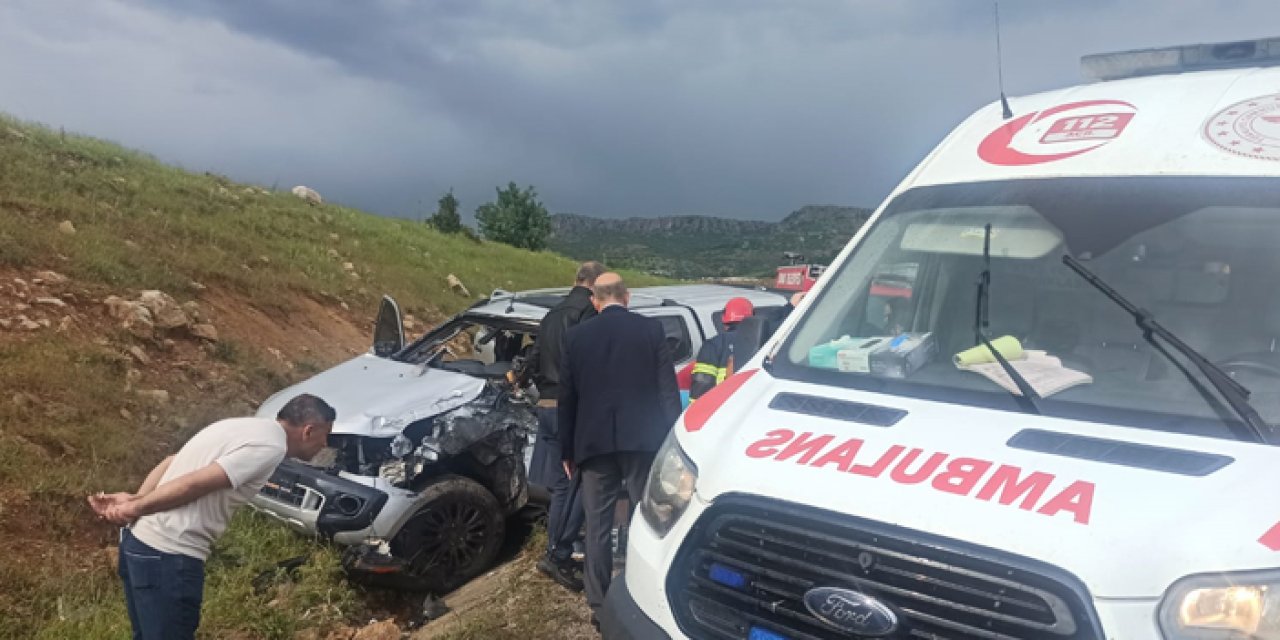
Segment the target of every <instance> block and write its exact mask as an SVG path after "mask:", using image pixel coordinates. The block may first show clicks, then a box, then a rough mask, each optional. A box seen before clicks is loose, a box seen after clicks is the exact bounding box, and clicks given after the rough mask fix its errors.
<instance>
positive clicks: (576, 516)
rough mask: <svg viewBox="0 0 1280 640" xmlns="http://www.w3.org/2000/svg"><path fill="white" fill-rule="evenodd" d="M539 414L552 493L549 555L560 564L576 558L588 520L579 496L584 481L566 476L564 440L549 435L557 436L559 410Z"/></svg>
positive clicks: (541, 443) (541, 410)
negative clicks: (575, 544) (576, 543)
mask: <svg viewBox="0 0 1280 640" xmlns="http://www.w3.org/2000/svg"><path fill="white" fill-rule="evenodd" d="M536 413H537V414H538V421H539V422H540V423H541V424H540V425H539V427H540V428H539V433H540V434H541V435H539V436H538V446H539V447H541V448H543V452H542V454H543V458H544V460H546V462H545V466H546V469H544V470H543V471H544V481H545V482H546V483H547V489H548V490H549V491H550V492H551V504H550V505H548V506H547V556H549V557H550V558H551V559H552V560H555V561H557V562H566V561H568V560H569V559H570V557H571V556H572V555H573V542H574V541H575V540H577V539H578V532H579V531H581V530H582V522H583V519H584V518H585V515H584V513H583V510H582V500H581V499H580V497H579V495H578V494H579V492H578V488H579V486H580V482H579V481H578V479H577V478H574V479H572V480H570V479H569V476H566V475H565V473H564V466H563V465H562V464H561V463H560V441H559V440H557V439H556V437H555V436H552V435H548V434H554V433H556V429H555V423H556V410H555V409H554V408H549V407H538V408H537V409H536Z"/></svg>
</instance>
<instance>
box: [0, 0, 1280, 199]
mask: <svg viewBox="0 0 1280 640" xmlns="http://www.w3.org/2000/svg"><path fill="white" fill-rule="evenodd" d="M15 1H16V5H11V6H9V7H8V9H7V11H8V15H5V12H6V9H5V8H0V81H5V80H14V79H15V75H16V76H21V74H22V71H21V70H17V71H14V70H13V69H12V68H9V72H8V73H6V68H7V67H6V66H5V63H4V59H5V58H6V57H8V56H11V55H22V54H24V53H26V54H32V53H33V52H34V53H35V54H37V55H39V54H42V53H49V54H50V55H49V56H48V58H47V59H44V60H41V62H40V66H42V67H43V69H42V71H44V72H46V73H48V74H53V75H55V76H65V78H66V80H67V83H66V84H64V85H62V86H61V87H60V88H57V89H54V90H50V89H49V88H48V86H47V84H48V83H41V82H38V81H32V80H30V79H29V78H22V77H17V78H16V80H18V81H19V82H17V83H16V84H17V85H18V87H19V88H20V89H22V90H24V91H31V92H32V93H27V94H25V95H27V96H28V97H26V98H24V100H21V101H19V104H18V105H17V106H11V105H10V104H7V103H5V104H0V109H20V110H21V111H22V112H21V113H20V114H19V115H24V116H27V117H40V118H41V119H44V118H45V117H54V116H57V117H58V123H59V124H63V123H66V124H68V125H73V124H77V123H83V124H84V125H85V127H84V128H85V129H86V130H87V131H89V132H90V133H97V134H102V135H106V136H108V137H112V138H116V139H119V140H121V141H123V142H126V143H127V144H130V145H134V146H139V147H143V148H147V149H157V153H159V154H160V155H161V156H162V157H164V158H166V159H173V160H177V161H180V162H183V163H185V164H189V165H193V166H194V167H197V168H202V169H203V168H207V167H208V168H219V169H221V170H224V171H225V172H227V173H231V174H232V175H235V176H237V177H244V178H250V179H254V180H257V181H260V182H267V183H268V184H269V183H270V182H272V181H273V180H277V179H279V180H282V181H285V182H286V183H291V182H306V183H307V184H311V185H313V186H315V187H317V188H318V189H319V190H320V191H321V192H322V193H326V195H331V196H336V197H337V198H339V199H341V200H343V201H346V202H349V203H352V204H357V205H360V206H365V207H368V208H372V209H374V210H378V211H382V212H387V213H398V214H406V213H412V212H414V211H418V210H421V209H423V208H428V207H430V206H431V204H432V203H433V201H434V200H435V198H436V197H438V196H439V194H440V193H442V192H443V191H444V190H445V189H448V188H449V187H453V188H455V190H456V192H457V193H458V194H459V196H460V197H461V198H462V200H463V202H464V207H465V208H466V209H467V210H472V209H474V207H475V206H476V205H478V204H480V202H482V201H483V200H486V199H489V198H491V197H492V189H493V186H494V185H497V184H505V182H506V181H508V180H516V181H518V182H521V183H532V184H534V185H537V187H538V188H539V191H540V192H541V193H542V195H543V196H544V199H545V201H546V202H547V204H548V205H549V207H550V208H552V209H553V210H558V211H577V212H584V213H593V214H599V215H657V214H665V213H710V214H719V215H735V216H742V217H763V218H777V217H780V216H781V215H784V214H785V213H786V212H788V211H789V210H791V209H793V208H795V207H798V206H800V205H803V204H806V203H812V202H835V203H845V204H859V205H873V204H875V203H876V202H877V201H878V200H879V198H881V197H882V196H883V194H884V193H886V192H887V191H888V190H889V189H890V188H892V186H893V185H894V183H895V182H896V181H897V180H898V179H900V178H901V176H902V175H904V174H905V173H906V172H907V171H908V170H909V169H910V168H911V166H912V165H913V164H914V163H915V162H916V161H918V159H919V158H920V157H921V156H923V155H924V154H925V153H926V152H927V151H928V149H929V148H930V147H931V146H932V145H933V144H934V143H935V142H936V141H937V140H938V139H939V138H940V137H941V136H942V135H944V134H945V133H946V132H947V130H948V129H949V128H950V127H952V126H954V124H955V123H957V122H958V121H959V120H960V119H962V118H963V117H964V116H966V115H967V114H968V113H969V112H971V111H972V110H973V109H975V108H977V107H978V106H980V105H981V104H983V103H985V102H989V101H990V100H992V99H993V98H994V97H995V96H996V80H995V78H996V70H995V64H994V57H995V56H994V42H993V32H992V11H991V9H992V6H991V4H990V3H989V2H985V1H977V0H910V1H908V0H894V1H889V0H882V1H878V2H873V1H870V0H844V1H837V0H810V1H803V0H791V1H786V2H782V1H764V0H734V1H731V2H730V1H724V0H719V1H713V0H686V1H683V2H681V1H676V0H671V1H666V0H651V1H639V0H627V1H626V2H622V1H619V2H612V3H602V2H593V1H588V0H575V1H555V0H508V1H504V2H498V1H496V0H441V1H435V2H414V1H410V0H372V1H368V2H343V1H338V0H313V1H309V2H298V1H297V0H294V1H291V2H286V1H284V0H258V1H255V2H247V1H240V2H230V1H225V0H224V1H216V0H185V1H183V0H168V1H161V0H146V1H144V0H131V1H128V2H123V1H106V0H102V1H100V2H94V3H89V4H90V5H91V6H93V7H94V9H93V10H89V11H82V10H72V9H69V8H65V7H70V6H72V5H64V4H61V3H59V2H57V1H56V0H55V1H53V2H37V1H36V0H15ZM1220 5H1221V3H1219V2H1212V1H1210V0H1185V1H1183V2H1178V3H1169V2H1164V1H1162V0H1133V1H1129V2H1119V1H1108V0H1075V1H1072V2H1061V1H1058V0H1024V1H1021V2H1010V1H1006V2H1005V3H1004V5H1003V6H1002V8H1001V9H1002V18H1003V19H1004V23H1005V34H1004V35H1005V38H1004V43H1005V53H1006V69H1005V75H1006V79H1007V83H1008V85H1009V87H1008V88H1009V90H1010V93H1011V94H1017V93H1027V92H1032V91H1038V90H1042V89H1046V88H1051V87H1056V86H1062V85H1065V84H1072V83H1075V82H1077V81H1078V72H1077V68H1078V60H1079V57H1080V56H1081V55H1083V54H1086V53H1093V52H1097V51H1105V50H1117V49H1125V48H1134V47H1142V46H1159V45H1166V44H1173V43H1180V42H1194V41H1206V40H1222V39H1235V38H1246V37H1257V36H1262V35H1270V34H1267V33H1265V32H1264V33H1259V32H1258V31H1257V29H1258V28H1260V27H1257V26H1254V25H1263V27H1265V26H1266V25H1269V24H1276V23H1277V21H1276V18H1277V17H1280V7H1277V6H1276V3H1274V2H1273V1H1272V0H1239V1H1237V2H1233V3H1232V4H1231V5H1230V7H1231V11H1230V12H1229V13H1228V12H1226V11H1224V10H1223V9H1222V7H1221V6H1220ZM15 6H16V8H15ZM59 7H64V8H62V9H59ZM5 24H11V25H17V26H14V27H13V29H14V30H15V31H17V32H18V33H17V35H19V36H21V37H18V38H5V37H3V36H5V35H6V34H5V32H4V30H5V27H4V25H5ZM111 29H115V30H117V31H118V30H119V29H127V31H128V33H127V35H126V36H123V37H121V36H119V34H118V33H115V32H111V31H110V30H111ZM33 34H34V35H33ZM113 34H114V35H115V37H113ZM86 38H88V39H90V40H93V41H97V42H99V44H97V45H94V46H93V47H86V46H81V47H80V49H79V50H80V52H81V55H79V56H77V55H76V54H75V52H74V49H75V46H76V45H74V44H70V45H69V44H67V43H68V42H71V43H76V42H79V41H83V40H85V39H86ZM60 39H61V40H60ZM59 42H61V45H60V44H59ZM69 49H70V50H71V51H70V52H69ZM138 73H141V74H144V75H146V76H147V77H148V78H150V79H152V80H154V82H152V83H139V84H138V86H137V88H136V90H135V91H133V92H132V93H129V94H123V92H121V93H122V94H121V95H112V96H111V97H112V100H111V101H110V104H108V105H107V106H106V107H105V108H106V109H107V111H108V112H107V113H96V114H92V115H85V114H82V113H80V112H78V111H76V110H74V109H71V108H68V106H67V105H66V104H65V103H63V102H60V101H57V99H58V98H69V97H73V96H74V95H75V94H76V92H75V91H74V90H73V89H67V88H66V87H72V88H74V87H76V86H80V85H84V84H89V85H95V86H97V85H101V86H100V87H99V89H100V90H110V86H111V85H112V84H113V83H112V82H110V81H109V80H115V79H117V76H121V75H124V76H128V77H130V79H133V78H132V75H134V74H138ZM23 80H26V81H25V82H23ZM6 84H9V85H10V86H12V85H13V84H14V83H6ZM125 84H128V82H126V83H125ZM55 102H56V103H55ZM32 111H36V112H37V113H35V114H32V113H30V112H32ZM45 114H51V115H48V116H46V115H45ZM195 118H199V120H196V119H195ZM66 120H70V122H65V121H66ZM142 123H145V125H144V124H142ZM166 133H168V134H170V135H165V134H166ZM229 133H230V135H229ZM237 133H238V134H237ZM173 134H180V135H178V136H177V137H175V135H173ZM285 186H287V184H286V185H285ZM420 201H422V202H423V204H421V205H420V204H419V202H420Z"/></svg>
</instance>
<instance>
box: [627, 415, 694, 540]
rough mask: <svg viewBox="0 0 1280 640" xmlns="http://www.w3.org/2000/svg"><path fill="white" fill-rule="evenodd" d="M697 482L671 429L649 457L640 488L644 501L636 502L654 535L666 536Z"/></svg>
mask: <svg viewBox="0 0 1280 640" xmlns="http://www.w3.org/2000/svg"><path fill="white" fill-rule="evenodd" d="M697 483H698V468H697V467H695V466H693V463H692V462H690V461H689V458H688V456H686V455H684V452H683V451H681V450H680V444H679V443H677V442H676V434H675V432H674V431H673V432H671V433H670V434H668V435H667V440H666V442H663V443H662V448H661V449H658V455H657V456H655V457H654V459H653V467H652V468H651V469H649V481H648V482H646V483H645V487H644V500H642V501H641V502H640V513H641V514H642V515H643V516H644V520H645V522H648V523H649V526H650V527H653V530H654V531H656V532H657V533H658V537H662V536H665V535H667V532H668V531H671V527H672V525H674V524H675V523H676V520H679V519H680V515H681V514H683V513H684V510H685V509H686V508H688V506H689V500H691V499H692V498H693V489H694V486H695V485H697Z"/></svg>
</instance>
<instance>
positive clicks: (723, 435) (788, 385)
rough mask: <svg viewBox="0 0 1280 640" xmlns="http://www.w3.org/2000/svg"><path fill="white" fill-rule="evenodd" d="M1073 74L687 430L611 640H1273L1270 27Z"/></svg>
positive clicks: (993, 109) (965, 134)
mask: <svg viewBox="0 0 1280 640" xmlns="http://www.w3.org/2000/svg"><path fill="white" fill-rule="evenodd" d="M1083 62H1084V67H1085V71H1086V73H1087V74H1091V75H1092V77H1093V78H1094V79H1095V80H1097V81H1095V82H1092V83H1090V84H1085V85H1081V86H1077V87H1072V88H1069V89H1064V90H1061V91H1052V92H1048V93H1043V94H1040V95H1035V96H1029V97H1024V98H1017V99H1013V100H1011V101H1010V102H1009V106H1010V107H1011V111H1012V113H1011V114H1007V113H1005V109H1004V108H1003V107H1002V105H1001V104H1000V103H996V104H993V105H991V106H988V107H986V108H984V109H982V110H980V111H978V112H977V113H976V114H974V115H973V116H972V117H970V118H969V119H968V120H967V121H965V122H964V123H963V124H962V125H960V126H959V127H958V128H957V129H956V130H955V131H954V132H953V133H952V134H950V135H949V136H948V137H947V138H946V139H945V140H944V141H943V142H942V144H941V145H939V146H938V148H937V149H936V150H935V151H933V152H932V153H931V154H930V155H929V156H928V157H927V158H925V160H924V162H922V163H921V164H920V166H919V167H918V168H916V169H915V170H914V171H912V172H911V174H910V175H908V176H907V178H906V179H905V180H904V181H903V183H902V185H901V186H899V187H898V188H897V189H896V190H895V191H894V192H893V193H892V194H891V195H890V196H889V198H888V199H887V200H886V201H885V203H884V204H883V205H881V207H880V208H879V210H878V211H877V212H876V215H875V216H874V217H873V218H872V219H871V221H870V222H869V223H868V224H867V225H866V226H865V228H864V229H863V230H862V231H861V232H859V233H858V235H857V236H856V237H855V238H854V239H853V240H852V242H850V244H849V246H848V247H846V248H845V250H844V252H843V253H842V254H841V255H840V256H839V257H838V259H837V260H836V261H835V263H834V264H833V265H832V266H831V267H830V268H829V269H828V270H827V272H826V273H825V274H824V275H823V276H822V278H821V280H820V281H819V283H818V284H817V286H816V287H815V288H814V290H813V291H812V292H811V293H810V295H809V297H808V298H807V299H806V300H805V302H804V303H803V304H802V305H801V307H800V308H799V310H798V311H797V312H796V313H794V314H792V317H791V318H789V319H788V321H787V322H786V323H785V324H784V325H783V327H782V329H781V330H780V331H778V332H777V334H776V335H775V336H773V337H772V338H771V339H769V340H768V342H767V343H766V344H765V345H764V347H763V349H761V351H760V353H759V354H758V355H757V356H756V357H755V358H754V359H753V360H752V361H751V362H750V363H749V364H748V365H747V366H745V367H744V368H743V369H742V370H741V371H740V372H739V373H738V374H736V375H735V376H734V377H732V378H730V379H729V380H727V381H725V383H723V384H722V385H721V386H720V387H718V388H717V389H716V390H714V391H713V392H712V393H710V394H709V395H707V396H705V397H703V398H702V399H700V400H699V401H698V402H697V403H695V404H694V405H692V407H691V408H690V409H689V410H688V411H687V412H686V413H685V414H684V416H683V417H682V419H681V420H680V422H679V423H677V424H676V426H675V428H674V429H673V431H672V434H671V437H670V438H669V439H668V440H667V442H666V444H665V445H664V446H663V448H662V450H661V451H660V452H659V454H658V457H657V460H656V461H655V464H654V468H653V472H652V474H651V477H650V480H649V483H648V486H647V487H646V488H645V499H644V501H643V502H642V504H641V505H640V507H639V509H638V514H639V515H637V516H636V517H635V518H634V520H633V523H632V525H631V531H630V543H629V547H628V553H627V565H626V570H625V573H624V575H623V576H622V577H620V578H618V579H616V580H615V581H614V584H613V588H611V590H610V591H609V594H608V598H607V600H606V606H605V608H604V609H603V611H602V613H601V621H602V625H603V628H604V632H605V636H606V638H707V639H711V638H717V639H744V640H802V639H803V640H814V639H824V640H827V639H835V638H922V639H933V640H941V639H946V640H977V639H994V640H1012V639H1019V640H1021V639H1055V640H1083V639H1102V638H1107V639H1118V640H1146V639H1153V638H1164V639H1166V640H1175V639H1176V640H1183V639H1193V638H1194V639H1204V640H1227V639H1243V638H1257V639H1275V638H1280V497H1278V496H1280V449H1277V448H1276V445H1277V443H1280V432H1277V430H1276V428H1275V427H1274V426H1273V425H1276V424H1280V349H1278V348H1277V347H1278V345H1280V66H1275V65H1280V39H1272V40H1262V41H1254V42H1241V43H1229V44H1221V45H1196V46H1188V47H1178V48H1172V49H1167V50H1148V51H1139V52H1129V53H1121V54H1109V55H1102V56H1090V57H1087V58H1085V59H1084V61H1083ZM890 276H891V277H890ZM886 281H892V282H894V283H895V284H894V286H893V287H890V288H889V289H892V291H889V290H888V289H886V288H885V286H884V284H883V283H884V282H886ZM886 292H887V293H886ZM886 297H889V298H892V300H889V299H885V298H886ZM997 355H998V357H997Z"/></svg>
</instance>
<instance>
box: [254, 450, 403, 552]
mask: <svg viewBox="0 0 1280 640" xmlns="http://www.w3.org/2000/svg"><path fill="white" fill-rule="evenodd" d="M386 503H387V494H386V493H385V492H383V491H381V490H379V489H376V488H374V487H370V486H367V485H363V484H360V483H358V482H354V481H352V480H349V479H347V478H344V477H342V476H340V475H335V474H330V473H327V472H325V471H324V470H323V469H318V468H316V467H312V466H310V465H307V464H303V463H301V462H298V461H296V460H291V459H286V460H285V461H284V462H281V463H280V466H279V467H277V468H276V470H275V472H273V473H272V474H271V478H270V479H269V480H267V483H266V484H265V485H263V487H262V490H261V491H259V492H258V495H256V496H254V497H253V499H252V501H251V505H252V506H253V507H254V508H256V509H257V510H258V511H260V512H262V513H265V514H267V515H268V516H271V517H273V518H275V519H277V520H279V521H281V522H283V523H284V524H285V525H287V526H289V528H291V529H293V530H295V531H297V532H299V533H302V534H306V535H317V534H318V535H321V536H324V537H326V538H333V537H334V536H336V535H339V534H341V533H344V532H349V531H361V530H363V529H368V528H369V527H370V526H371V525H373V522H374V520H375V519H376V518H377V517H378V513H379V512H380V511H382V508H383V506H385V505H386Z"/></svg>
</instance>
